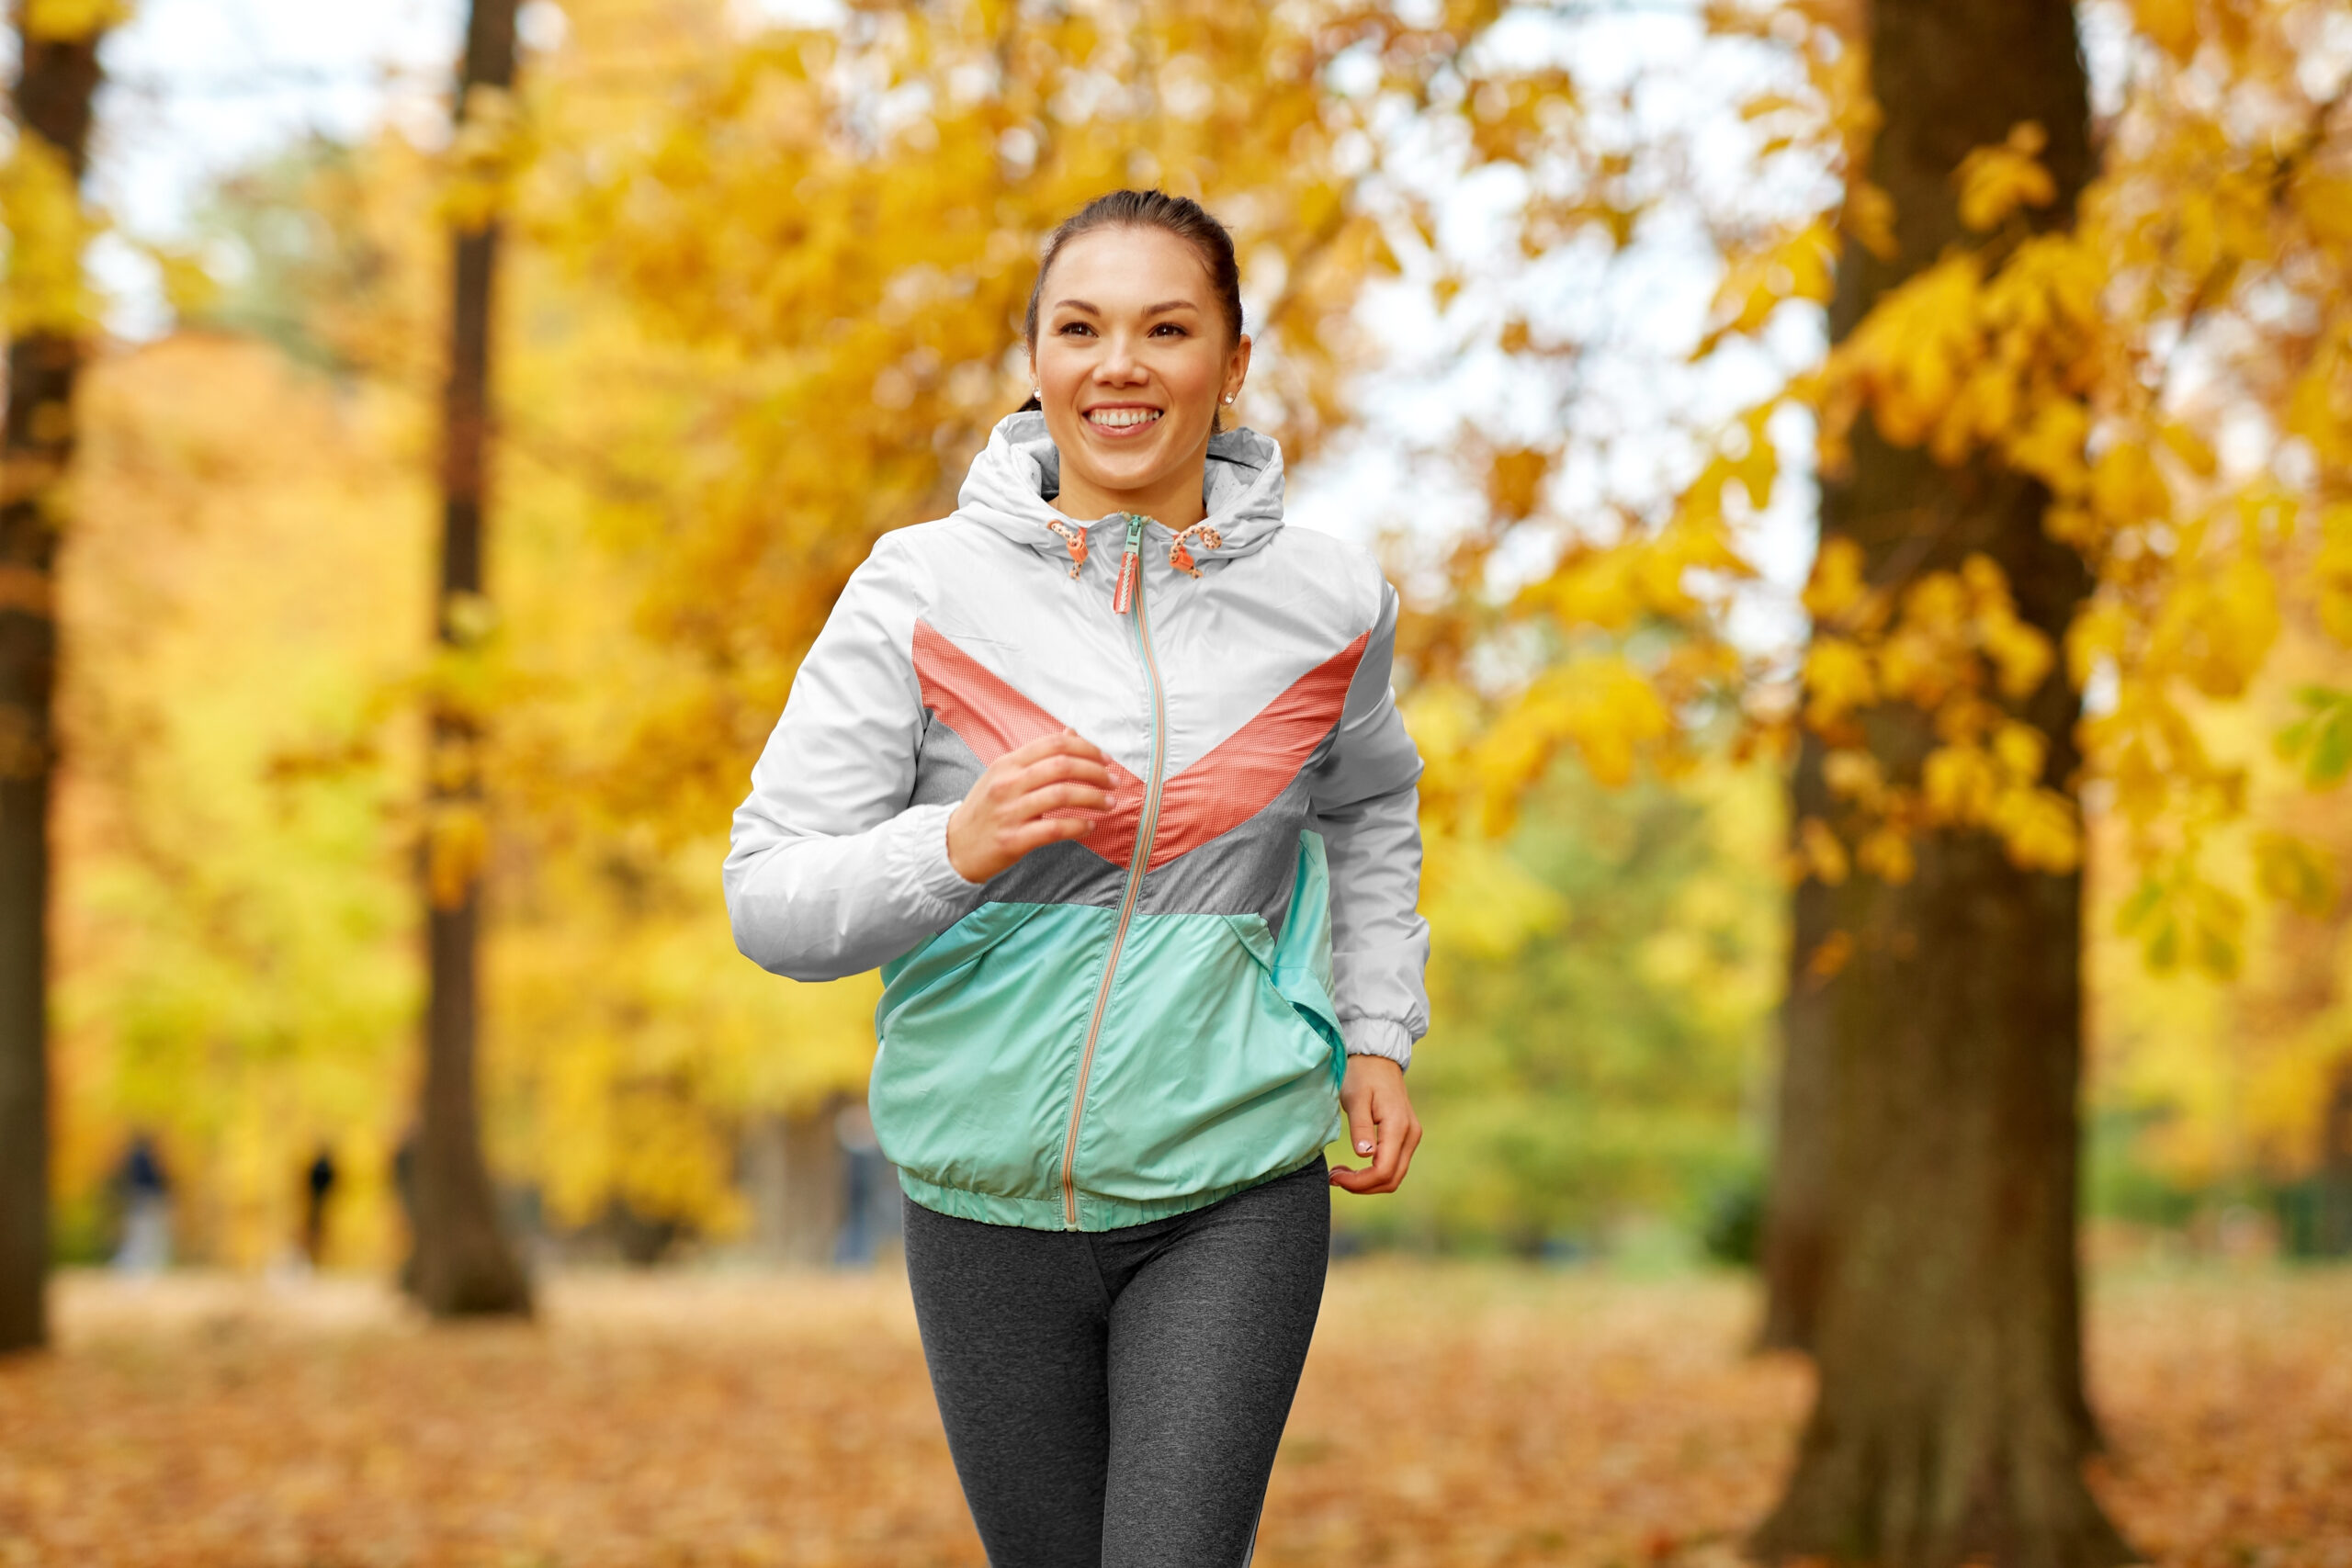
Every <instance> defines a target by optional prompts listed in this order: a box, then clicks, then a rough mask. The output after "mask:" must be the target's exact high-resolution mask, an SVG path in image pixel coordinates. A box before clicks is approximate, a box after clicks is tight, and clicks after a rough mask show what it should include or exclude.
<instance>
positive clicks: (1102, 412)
mask: <svg viewBox="0 0 2352 1568" xmlns="http://www.w3.org/2000/svg"><path fill="white" fill-rule="evenodd" d="M1161 412H1162V411H1160V410H1159V409H1156V408H1150V407H1147V406H1145V405H1143V404H1139V403H1128V404H1117V405H1110V406H1105V407H1101V408H1091V409H1088V410H1087V411H1086V423H1088V424H1089V425H1091V427H1092V428H1093V430H1094V432H1095V433H1096V434H1099V435H1107V436H1110V437H1111V438H1112V439H1114V440H1119V439H1124V438H1127V437H1132V436H1136V435H1140V434H1143V433H1144V432H1145V431H1147V430H1149V429H1150V428H1151V427H1152V426H1153V425H1155V424H1158V423H1159V420H1160V414H1161Z"/></svg>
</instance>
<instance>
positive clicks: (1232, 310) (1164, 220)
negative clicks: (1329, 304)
mask: <svg viewBox="0 0 2352 1568" xmlns="http://www.w3.org/2000/svg"><path fill="white" fill-rule="evenodd" d="M1097 229H1158V230H1159V231H1161V232H1163V233H1167V234H1172V235H1174V236H1175V237H1176V238H1177V239H1179V240H1182V241H1183V242H1184V243H1186V244H1188V245H1190V246H1192V247H1193V254H1195V255H1197V256H1199V257H1200V258H1201V265H1202V266H1203V267H1204V268H1205V269H1206V270H1207V272H1208V275H1209V290H1210V292H1211V293H1213V294H1215V295H1216V304H1217V310H1219V311H1220V312H1221V313H1222V314H1223V315H1224V317H1225V326H1226V333H1227V340H1228V341H1229V342H1234V343H1238V342H1239V341H1240V340H1241V267H1240V264H1239V263H1238V262H1237V261H1236V260H1235V259H1234V254H1233V236H1232V235H1231V234H1230V233H1228V232H1227V231H1226V227H1225V225H1224V224H1222V223H1220V222H1218V221H1217V220H1216V218H1214V217H1213V216H1211V215H1210V213H1209V209H1207V208H1205V207H1203V206H1202V205H1201V204H1200V203H1199V202H1197V201H1194V200H1193V199H1192V198H1191V197H1183V196H1170V195H1169V194H1168V193H1167V192H1166V191H1164V190H1114V191H1113V192H1111V193H1110V194H1109V195H1107V196H1098V197H1095V198H1094V199H1093V200H1092V201H1090V202H1088V203H1087V204H1086V205H1085V206H1084V207H1081V208H1080V209H1078V210H1077V211H1076V212H1074V213H1072V214H1071V215H1070V216H1069V217H1068V218H1065V219H1063V220H1062V222H1061V226H1060V227H1059V228H1057V229H1056V230H1055V231H1053V234H1052V236H1051V237H1050V238H1048V239H1047V240H1046V250H1045V254H1044V255H1043V256H1042V257H1041V258H1040V259H1039V261H1038V263H1037V281H1036V283H1035V286H1033V287H1032V288H1030V290H1029V313H1028V316H1027V317H1026V318H1025V319H1024V320H1023V323H1022V335H1023V337H1024V338H1026V339H1027V340H1028V344H1029V352H1030V353H1032V354H1035V353H1036V352H1037V305H1038V302H1039V301H1040V300H1042V299H1044V298H1045V294H1046V276H1047V275H1049V274H1050V273H1052V271H1053V270H1054V258H1055V257H1057V256H1058V255H1060V254H1062V247H1063V246H1065V245H1067V244H1069V243H1070V242H1071V241H1072V240H1075V239H1077V238H1078V237H1079V236H1080V235H1081V234H1091V233H1092V232H1094V231H1096V230H1097ZM1037 406H1038V404H1037V400H1036V399H1035V398H1031V399H1030V400H1028V401H1027V402H1026V403H1023V405H1022V407H1023V409H1024V410H1025V409H1034V408H1035V407H1037ZM1219 423H1222V421H1220V422H1219Z"/></svg>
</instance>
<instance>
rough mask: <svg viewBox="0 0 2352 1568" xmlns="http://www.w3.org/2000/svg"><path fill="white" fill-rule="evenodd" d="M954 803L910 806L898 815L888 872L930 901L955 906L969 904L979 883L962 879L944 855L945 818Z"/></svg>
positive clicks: (962, 876)
mask: <svg viewBox="0 0 2352 1568" xmlns="http://www.w3.org/2000/svg"><path fill="white" fill-rule="evenodd" d="M955 809H956V808H955V807H953V806H913V807H908V808H907V809H906V811H904V812H903V813H901V814H900V815H899V841H898V842H897V843H896V844H894V845H892V846H891V848H892V850H893V851H894V853H893V854H892V855H891V857H890V859H891V861H892V865H891V867H890V869H891V871H892V872H893V873H894V874H895V875H896V876H897V878H898V879H899V884H900V886H910V887H912V888H913V889H914V891H915V892H916V893H917V894H918V895H919V896H921V897H924V898H928V899H930V900H931V901H932V902H933V903H934V904H938V905H941V906H943V907H944V908H951V909H955V908H966V907H967V906H969V905H970V903H971V902H972V899H973V898H974V897H977V896H978V893H979V891H980V886H981V885H980V884H979V883H977V882H967V881H965V880H964V874H963V873H961V872H959V871H957V870H956V863H955V862H954V861H951V860H949V859H948V858H947V818H948V816H949V815H950V814H951V813H952V812H954V811H955Z"/></svg>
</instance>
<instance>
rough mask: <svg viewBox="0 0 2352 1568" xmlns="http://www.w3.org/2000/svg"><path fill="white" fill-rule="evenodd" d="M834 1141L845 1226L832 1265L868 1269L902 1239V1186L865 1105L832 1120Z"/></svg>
mask: <svg viewBox="0 0 2352 1568" xmlns="http://www.w3.org/2000/svg"><path fill="white" fill-rule="evenodd" d="M833 1141H834V1142H835V1143H837V1144H839V1145H841V1154H842V1226H841V1230H840V1232H839V1233H838V1234H837V1235H835V1236H834V1238H833V1261H834V1262H835V1263H836V1264H847V1265H850V1266H852V1267H863V1266H865V1265H866V1264H870V1263H872V1262H873V1261H874V1260H875V1258H877V1257H878V1256H880V1255H881V1253H882V1250H883V1249H884V1248H885V1247H889V1246H890V1245H892V1244H893V1243H895V1242H897V1241H898V1239H899V1230H900V1227H899V1194H898V1193H897V1191H896V1190H895V1188H896V1185H897V1184H896V1183H895V1182H894V1181H893V1180H892V1179H891V1171H890V1162H889V1160H888V1159H887V1158H885V1157H884V1156H883V1154H882V1142H881V1140H880V1139H878V1138H876V1136H875V1135H874V1118H873V1116H872V1115H871V1114H870V1113H868V1112H867V1111H866V1109H865V1106H863V1105H854V1104H853V1105H844V1106H842V1109H841V1111H839V1113H837V1114H836V1115H835V1116H834V1117H833Z"/></svg>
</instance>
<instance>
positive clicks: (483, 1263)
mask: <svg viewBox="0 0 2352 1568" xmlns="http://www.w3.org/2000/svg"><path fill="white" fill-rule="evenodd" d="M514 80H515V0H474V6H473V9H472V14H471V17H470V18H469V23H468V27H467V31H466V58H465V65H464V68H463V71H462V72H461V73H460V75H459V77H458V103H457V111H456V112H457V118H458V124H459V125H460V127H462V126H463V125H464V123H465V120H466V118H467V116H468V115H469V113H471V112H473V110H474V109H475V107H477V105H478V103H479V100H478V99H476V98H474V96H473V90H474V89H475V88H477V87H489V88H497V89H505V88H508V87H511V86H512V85H514ZM497 255H498V224H497V221H496V220H495V218H494V217H493V218H492V220H489V221H487V222H484V223H483V224H481V226H480V227H478V228H472V229H462V230H460V231H458V234H457V235H456V255H455V257H454V262H453V265H452V267H451V288H450V312H449V380H448V386H447V395H446V397H445V400H444V403H443V422H444V423H443V436H442V442H443V445H442V492H443V504H444V510H443V521H442V533H441V596H440V603H439V606H438V612H437V616H436V618H437V622H438V626H437V633H438V635H439V637H440V638H441V640H442V641H443V642H444V643H446V644H448V645H450V646H452V647H463V646H466V645H468V644H469V643H470V642H472V641H474V640H476V639H477V638H478V637H481V635H483V632H484V629H485V628H484V625H483V619H484V618H483V616H482V615H481V612H480V605H481V592H482V553H483V552H482V491H483V484H482V476H483V470H484V468H485V463H484V455H485V447H486V446H487V443H488V415H489V407H490V344H491V286H492V282H493V281H494V279H495V276H496V271H497V267H496V263H497ZM481 739H482V736H481V716H480V715H479V714H477V713H474V712H472V711H469V710H467V709H465V708H461V707H459V706H458V705H455V704H454V703H451V702H450V701H448V700H447V698H444V699H443V700H442V701H441V703H440V705H438V706H436V707H435V711H434V713H433V715H432V757H431V761H430V765H429V768H428V773H429V778H430V782H429V784H428V785H427V788H428V791H429V797H428V808H427V812H426V819H427V822H428V824H429V825H430V826H429V829H428V831H429V832H430V833H431V834H433V835H434V841H433V842H432V843H431V844H430V845H429V846H428V850H427V860H428V867H427V874H426V878H425V880H426V884H427V892H428V897H427V900H426V916H425V919H426V926H427V932H426V950H427V964H428V970H429V973H428V977H427V982H426V985H427V1001H426V1007H425V1023H424V1109H423V1114H422V1116H421V1118H420V1123H419V1135H418V1139H417V1155H416V1255H415V1258H413V1265H412V1270H411V1275H410V1278H411V1280H412V1284H413V1289H414V1290H415V1292H416V1294H417V1299H418V1300H419V1301H421V1302H423V1303H424V1306H425V1308H426V1309H427V1310H428V1311H430V1312H431V1313H433V1314H434V1315H435V1316H437V1317H452V1316H458V1315H462V1314H527V1313H528V1312H529V1311H530V1310H531V1292H530V1282H529V1280H528V1279H527V1278H526V1276H525V1274H524V1272H523V1269H522V1267H521V1265H520V1264H519V1263H518V1262H517V1261H516V1258H515V1252H514V1249H513V1248H512V1247H509V1246H508V1244H507V1241H506V1238H505V1236H504V1235H502V1234H501V1233H500V1231H499V1227H498V1214H497V1207H496V1203H495V1201H494V1198H493V1195H492V1190H491V1183H490V1170H489V1167H488V1166H487V1164H486V1163H485V1162H484V1160H483V1158H482V1150H481V1112H480V1109H479V1106H478V1105H477V1103H476V1097H475V1081H474V1080H475V1044H476V1039H477V1035H478V1032H479V1028H478V1024H479V1019H480V1013H481V1008H480V999H481V998H480V984H479V971H480V964H481V860H482V851H481V846H482V844H483V843H484V841H485V839H486V833H485V830H484V829H483V827H482V818H481V809H482V792H481V761H480V755H481Z"/></svg>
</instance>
